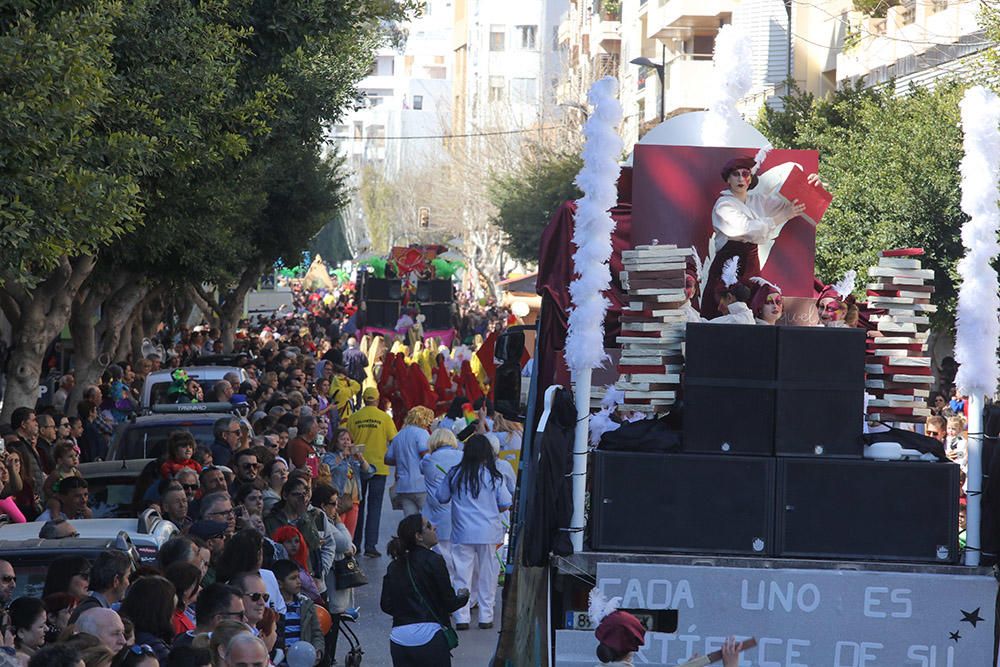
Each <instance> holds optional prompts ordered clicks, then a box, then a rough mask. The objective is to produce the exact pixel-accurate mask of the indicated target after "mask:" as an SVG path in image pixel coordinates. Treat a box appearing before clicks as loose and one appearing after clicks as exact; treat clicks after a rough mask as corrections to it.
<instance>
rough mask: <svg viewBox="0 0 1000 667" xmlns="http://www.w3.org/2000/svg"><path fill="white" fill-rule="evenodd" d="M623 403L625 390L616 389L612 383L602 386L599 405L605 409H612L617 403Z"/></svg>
mask: <svg viewBox="0 0 1000 667" xmlns="http://www.w3.org/2000/svg"><path fill="white" fill-rule="evenodd" d="M624 404H625V392H624V391H623V390H621V389H618V388H617V387H615V386H614V385H613V384H609V385H607V386H606V387H605V388H604V398H602V399H601V407H602V408H604V409H605V410H609V411H614V409H615V408H617V407H618V406H619V405H624Z"/></svg>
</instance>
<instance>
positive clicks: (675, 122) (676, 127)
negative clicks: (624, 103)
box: [625, 111, 770, 167]
mask: <svg viewBox="0 0 1000 667" xmlns="http://www.w3.org/2000/svg"><path fill="white" fill-rule="evenodd" d="M708 115H709V112H707V111H689V112H688V113H682V114H680V115H677V116H674V117H673V118H668V119H667V120H665V121H663V122H662V123H660V124H659V125H657V126H656V127H654V128H653V129H652V130H650V131H649V132H647V133H646V134H645V135H644V136H643V137H642V139H640V140H639V145H640V146H704V145H705V144H704V143H703V141H702V133H703V129H704V126H705V121H706V120H707V118H708ZM725 145H726V146H733V147H737V148H764V147H765V146H770V143H769V142H768V140H767V138H766V137H765V136H764V135H763V134H761V133H760V132H759V131H758V130H757V128H755V127H754V126H753V125H751V124H750V123H748V122H746V121H745V120H740V121H734V122H730V123H729V125H728V128H727V132H726V141H725ZM625 166H628V167H631V166H632V154H631V153H629V156H628V159H627V160H626V161H625Z"/></svg>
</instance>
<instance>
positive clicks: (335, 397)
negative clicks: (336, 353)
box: [330, 364, 361, 428]
mask: <svg viewBox="0 0 1000 667" xmlns="http://www.w3.org/2000/svg"><path fill="white" fill-rule="evenodd" d="M344 371H345V369H344V367H343V366H340V365H337V364H334V366H333V377H332V378H331V379H330V402H331V403H333V404H335V405H336V406H337V412H338V413H339V414H340V427H341V428H346V427H347V420H348V419H349V418H350V416H351V414H352V413H353V412H354V397H355V396H357V395H358V392H359V391H361V385H360V384H359V383H358V382H356V381H355V380H352V379H351V378H349V377H347V374H346V373H345V372H344Z"/></svg>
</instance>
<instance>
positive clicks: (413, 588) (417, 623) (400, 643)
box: [381, 514, 469, 667]
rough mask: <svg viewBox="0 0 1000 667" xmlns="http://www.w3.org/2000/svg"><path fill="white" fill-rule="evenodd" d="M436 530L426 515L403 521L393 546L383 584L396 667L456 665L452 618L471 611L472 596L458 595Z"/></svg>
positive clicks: (389, 548)
mask: <svg viewBox="0 0 1000 667" xmlns="http://www.w3.org/2000/svg"><path fill="white" fill-rule="evenodd" d="M437 541H438V539H437V533H436V531H435V530H434V526H433V525H432V524H431V523H430V522H429V521H427V519H425V518H424V517H423V516H422V515H420V514H412V515H410V516H408V517H406V518H405V519H403V520H402V521H400V522H399V528H397V529H396V537H393V538H392V540H391V541H390V542H389V547H388V552H389V556H391V557H392V562H391V563H390V564H389V567H388V568H387V569H386V574H385V577H384V578H383V580H382V600H381V606H382V611H384V612H385V613H387V614H389V615H390V616H392V632H391V633H390V634H389V652H390V654H391V655H392V664H393V665H394V667H410V666H413V667H420V666H422V665H441V666H444V667H447V666H449V665H451V646H450V643H449V638H448V635H451V636H454V634H453V633H454V631H453V630H451V613H452V612H454V611H456V610H457V609H460V608H462V607H464V606H465V604H466V602H468V601H469V591H468V590H466V589H464V588H463V589H462V590H459V591H457V592H456V591H455V590H454V589H453V588H452V585H451V579H450V578H449V577H448V568H447V566H446V565H445V562H444V558H442V557H441V555H440V554H437V553H435V552H433V551H431V548H432V547H433V546H434V545H435V544H437Z"/></svg>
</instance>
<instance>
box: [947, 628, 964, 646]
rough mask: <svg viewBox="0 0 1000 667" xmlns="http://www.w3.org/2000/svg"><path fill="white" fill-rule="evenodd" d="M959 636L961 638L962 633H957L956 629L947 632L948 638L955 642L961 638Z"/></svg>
mask: <svg viewBox="0 0 1000 667" xmlns="http://www.w3.org/2000/svg"><path fill="white" fill-rule="evenodd" d="M961 638H962V635H960V634H958V630H955V632H949V633H948V639H950V640H952V641H953V642H955V643H956V644H957V643H958V640H959V639H961Z"/></svg>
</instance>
